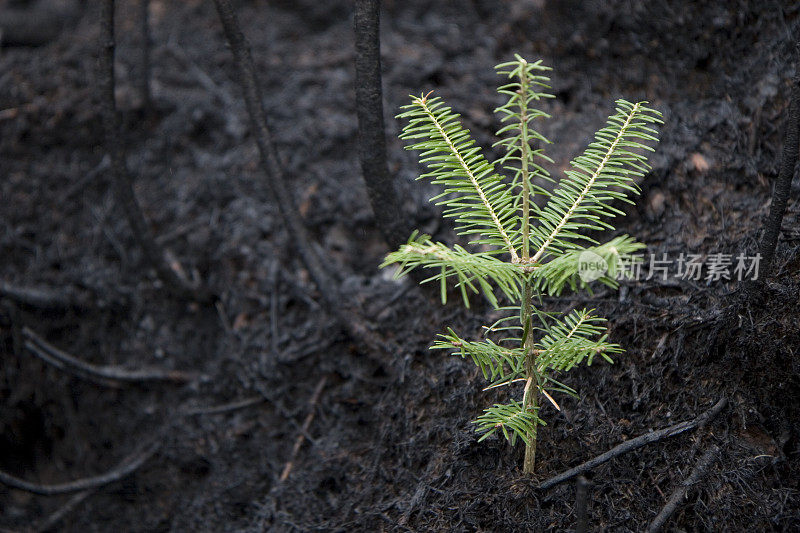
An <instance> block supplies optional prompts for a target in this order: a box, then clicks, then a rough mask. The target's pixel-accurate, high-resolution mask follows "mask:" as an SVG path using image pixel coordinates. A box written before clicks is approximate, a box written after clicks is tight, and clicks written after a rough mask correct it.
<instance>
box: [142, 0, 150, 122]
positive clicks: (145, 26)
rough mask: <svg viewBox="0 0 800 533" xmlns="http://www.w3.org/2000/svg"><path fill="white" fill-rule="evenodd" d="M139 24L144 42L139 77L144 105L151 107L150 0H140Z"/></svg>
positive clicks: (145, 107)
mask: <svg viewBox="0 0 800 533" xmlns="http://www.w3.org/2000/svg"><path fill="white" fill-rule="evenodd" d="M139 24H140V25H141V32H142V35H141V37H142V42H141V47H142V48H141V52H142V58H141V61H142V64H141V69H142V72H141V73H140V76H141V77H140V78H139V83H140V86H139V92H140V93H141V96H142V107H144V109H149V108H150V102H151V100H152V94H151V92H150V48H151V46H152V39H151V37H150V0H139Z"/></svg>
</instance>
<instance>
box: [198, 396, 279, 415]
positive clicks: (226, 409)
mask: <svg viewBox="0 0 800 533" xmlns="http://www.w3.org/2000/svg"><path fill="white" fill-rule="evenodd" d="M266 401H267V399H266V398H264V397H263V396H253V397H251V398H245V399H244V400H238V401H235V402H230V403H225V404H222V405H212V406H210V407H194V408H192V409H187V410H186V411H185V412H184V414H186V415H188V416H194V415H218V414H222V413H230V412H232V411H238V410H239V409H245V408H247V407H250V406H252V405H258V404H260V403H264V402H266Z"/></svg>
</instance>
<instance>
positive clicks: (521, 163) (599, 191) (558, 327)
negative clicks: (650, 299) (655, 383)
mask: <svg viewBox="0 0 800 533" xmlns="http://www.w3.org/2000/svg"><path fill="white" fill-rule="evenodd" d="M496 69H497V72H498V74H500V75H501V76H503V77H504V78H505V79H506V80H507V81H508V83H505V84H504V85H502V86H501V87H499V89H498V92H499V93H500V94H501V95H503V97H504V98H505V100H506V103H505V104H504V105H502V106H501V107H499V108H497V109H496V110H495V113H497V114H498V115H499V118H500V121H501V124H502V127H501V128H500V130H499V131H498V132H497V135H498V137H499V139H500V140H498V141H497V143H496V144H495V146H499V147H501V148H502V150H503V152H504V155H503V156H502V157H501V158H500V159H499V160H498V161H496V162H491V161H489V160H487V159H486V158H485V157H484V156H483V155H482V151H481V149H480V148H479V147H477V146H475V141H474V140H473V139H472V138H471V136H470V133H469V131H468V130H466V129H465V128H463V126H462V125H461V123H460V120H459V115H458V114H455V113H453V112H452V111H451V109H450V108H449V107H447V106H445V105H444V103H443V102H442V100H441V99H440V98H438V97H431V95H430V93H429V94H428V95H424V96H420V97H413V96H412V100H411V104H409V105H407V106H404V107H403V112H402V113H401V114H400V115H398V118H401V119H404V120H405V121H407V123H406V125H405V127H404V128H403V132H402V134H401V136H400V137H401V139H405V140H408V141H410V142H411V143H412V144H411V145H410V146H408V147H407V148H409V149H412V150H417V151H419V152H420V156H419V157H420V162H421V163H423V164H425V165H426V166H427V169H428V172H427V173H426V174H423V175H422V176H420V179H421V178H431V180H432V182H433V183H434V184H436V185H440V186H442V188H443V190H442V192H441V194H439V195H437V196H435V197H434V198H433V199H432V201H434V202H436V204H437V205H441V206H442V207H443V214H444V216H445V217H447V218H452V219H454V221H455V225H456V231H457V232H458V233H459V234H460V235H464V236H468V238H469V239H470V245H472V248H473V249H471V250H468V249H466V248H464V247H462V246H459V245H453V246H451V247H450V246H447V245H445V244H443V243H440V242H434V241H433V240H432V239H431V238H430V236H428V235H422V234H419V233H417V232H415V233H414V234H412V235H411V238H410V239H409V240H408V242H407V243H406V244H404V245H402V246H401V247H400V248H399V249H398V250H397V251H395V252H392V253H390V254H389V255H388V256H387V257H386V259H385V261H384V263H383V265H382V266H388V265H393V264H396V265H399V267H400V268H399V269H398V272H397V274H398V276H402V275H404V274H406V273H408V272H409V271H410V270H412V269H414V268H423V269H425V270H429V271H430V272H431V276H430V278H428V279H427V280H426V281H438V282H439V283H440V285H441V294H442V301H443V302H444V301H446V297H447V288H448V284H452V285H453V286H454V287H455V288H457V289H458V290H459V291H460V293H461V296H462V298H463V301H464V304H465V305H466V306H467V307H469V295H470V293H481V294H483V296H485V297H486V298H487V299H488V301H489V302H490V303H491V304H492V305H493V306H494V307H496V308H498V309H499V310H500V311H501V312H502V313H503V316H504V318H501V319H500V320H499V321H497V322H496V323H495V324H493V325H491V326H489V327H487V328H485V332H486V333H485V335H484V338H481V339H479V340H467V339H465V338H463V337H461V336H460V335H459V334H457V333H456V332H455V331H453V329H450V328H448V329H447V332H446V333H444V334H441V335H440V336H439V338H438V339H437V340H436V341H435V343H434V344H433V346H432V347H431V348H432V349H442V350H449V351H450V352H451V353H453V354H458V355H461V356H462V357H465V358H466V357H469V358H470V359H471V360H472V361H473V362H474V363H475V364H476V365H477V366H478V367H479V368H480V370H481V372H482V373H483V376H484V377H485V378H486V379H487V380H488V381H489V382H490V384H489V386H488V387H487V389H489V388H497V387H503V386H509V387H519V388H520V390H519V391H517V392H511V393H510V395H511V396H512V397H513V398H516V399H512V400H510V401H509V402H508V403H504V404H495V405H493V406H491V407H488V408H487V409H486V410H485V411H484V413H483V414H482V415H481V416H479V417H478V418H477V420H475V421H474V423H475V424H476V427H477V430H478V431H479V432H480V433H482V436H481V437H480V440H483V439H486V438H487V437H489V436H490V435H492V434H494V433H497V432H500V433H501V434H502V435H503V436H504V437H505V438H506V439H508V440H509V441H510V443H511V444H512V445H513V444H515V443H516V441H517V440H521V441H522V442H524V443H525V446H526V447H525V460H524V464H523V470H524V472H526V473H531V472H533V470H534V465H535V458H536V436H537V429H538V426H540V425H541V426H543V425H545V422H544V421H543V420H542V419H541V417H540V416H539V413H540V406H541V402H542V401H547V402H550V403H551V404H552V405H554V406H555V407H556V408H557V409H559V406H558V403H557V401H556V399H555V398H556V396H557V393H566V394H569V395H575V394H576V392H575V391H574V390H573V389H572V388H570V387H569V386H567V385H565V384H564V383H561V382H560V381H557V378H558V379H563V378H561V374H563V373H565V372H567V371H569V370H570V369H572V368H574V367H575V366H576V365H578V364H581V363H583V362H584V361H585V362H586V363H587V364H588V365H591V363H592V361H593V359H594V358H595V357H597V356H599V357H602V358H603V359H605V360H607V361H609V362H611V361H612V360H611V357H610V356H611V355H613V354H618V353H620V352H621V351H622V349H621V348H620V346H619V345H618V344H614V343H611V342H609V340H608V335H607V333H606V332H605V328H604V326H603V322H604V319H602V318H599V317H596V316H594V315H593V314H592V310H586V309H583V310H576V311H573V312H571V313H569V314H566V315H563V316H559V315H557V314H553V313H546V312H544V311H542V310H541V309H540V308H539V307H537V303H540V302H541V296H542V295H544V294H560V293H561V291H562V290H563V289H564V288H567V287H568V288H569V289H571V290H576V289H580V288H584V287H586V286H587V283H588V282H589V281H591V280H594V279H597V280H598V281H600V282H602V283H605V284H606V285H609V286H611V287H616V286H617V282H616V277H617V276H616V274H617V267H618V265H619V264H620V262H621V261H623V260H626V259H628V258H630V255H631V254H632V253H633V252H635V251H637V250H640V249H642V248H644V245H643V244H641V243H638V242H636V241H635V240H634V239H633V238H631V237H629V236H627V235H622V236H618V237H615V238H613V239H611V240H610V241H608V242H606V243H602V244H601V243H598V242H597V241H596V240H595V239H593V238H592V237H590V236H588V235H587V232H590V231H597V230H613V229H614V228H613V226H612V225H611V224H610V222H609V221H608V220H609V219H610V218H613V217H614V216H616V215H621V214H622V211H620V209H619V206H618V205H615V202H617V201H622V202H628V203H632V200H630V198H629V196H630V195H632V194H637V193H638V186H637V184H636V182H635V179H636V178H640V177H642V176H643V175H644V174H645V173H646V172H647V170H648V169H649V166H648V164H647V158H646V156H645V155H644V154H645V153H646V151H648V150H649V151H652V148H651V147H650V146H648V145H647V144H645V143H647V142H651V143H655V142H657V140H658V139H657V131H656V130H655V129H654V128H655V124H658V123H661V120H660V119H659V117H660V116H661V115H660V113H658V112H657V111H655V110H653V109H651V108H648V107H646V104H647V102H638V103H630V102H627V101H625V100H617V102H616V110H615V113H614V114H613V115H611V116H610V117H609V118H608V122H607V124H606V126H605V127H604V128H602V129H601V130H600V131H598V132H597V133H596V134H595V140H594V142H592V143H591V144H590V145H589V146H588V148H587V149H586V150H585V151H584V153H583V154H582V155H580V156H578V157H577V158H575V159H574V160H573V161H572V162H571V164H570V168H569V170H566V171H565V176H564V177H562V178H561V179H560V180H557V181H556V180H553V179H552V178H551V177H550V174H549V172H548V170H547V169H546V168H545V167H544V166H542V164H541V163H542V162H544V161H549V162H552V161H551V160H550V159H549V158H548V157H547V155H546V154H545V152H544V149H543V148H542V147H543V146H544V145H546V144H548V143H549V142H550V141H548V140H547V139H546V138H545V137H544V136H543V135H542V134H540V133H539V132H537V131H536V130H535V129H534V123H535V121H537V120H540V119H544V118H548V117H549V115H547V114H546V113H545V112H543V111H541V110H539V109H537V108H535V107H533V105H535V104H536V103H537V102H538V101H540V100H542V99H544V98H550V97H552V95H550V94H548V93H547V92H546V91H547V90H548V89H549V86H548V82H549V78H548V77H547V76H546V75H545V74H546V73H547V71H549V70H550V69H549V68H548V67H545V66H543V65H542V62H541V61H537V62H534V63H529V62H527V61H526V60H525V59H523V58H522V57H520V56H519V55H517V56H515V60H514V61H511V62H508V63H503V64H500V65H498V66H497V67H496ZM498 169H502V170H503V171H505V173H501V172H500V171H499V170H498ZM546 182H550V183H552V184H553V185H552V186H551V187H547V186H546V185H547V183H546ZM540 198H541V201H539V202H537V201H536V200H539V199H540ZM587 258H588V261H589V263H590V264H591V263H592V261H594V263H595V264H596V263H600V264H601V267H602V268H600V269H599V270H598V271H596V272H593V273H592V274H593V275H588V276H587V275H583V274H584V272H583V271H581V268H582V266H583V265H585V264H586V261H587Z"/></svg>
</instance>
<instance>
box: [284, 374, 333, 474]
mask: <svg viewBox="0 0 800 533" xmlns="http://www.w3.org/2000/svg"><path fill="white" fill-rule="evenodd" d="M327 381H328V377H327V376H322V379H320V380H319V383H317V387H316V388H315V389H314V394H312V395H311V399H310V400H309V401H308V414H307V415H306V419H305V420H304V421H303V428H302V431H301V432H300V434H299V435H298V436H297V440H295V441H294V447H293V448H292V455H291V456H290V457H289V460H288V461H287V462H286V466H284V467H283V472H282V473H281V477H280V482H284V481H286V479H287V478H288V477H289V474H290V473H291V472H292V467H293V466H294V461H295V460H296V459H297V454H298V453H300V447H301V446H302V445H303V441H305V440H306V434H307V433H308V430H309V428H310V427H311V422H313V421H314V414H315V412H316V410H315V408H316V406H317V403H319V397H320V395H322V389H323V388H325V383H326V382H327Z"/></svg>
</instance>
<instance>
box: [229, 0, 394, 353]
mask: <svg viewBox="0 0 800 533" xmlns="http://www.w3.org/2000/svg"><path fill="white" fill-rule="evenodd" d="M214 4H215V5H216V7H217V13H218V14H219V19H220V22H221V23H222V27H223V31H224V33H225V38H226V39H227V41H228V44H229V45H230V48H231V52H232V53H233V58H234V63H235V64H236V69H237V70H238V74H239V76H238V77H239V81H240V83H241V85H242V91H243V93H244V100H245V106H246V108H247V113H248V115H249V117H250V122H251V124H252V127H253V135H254V137H255V141H256V145H257V147H258V151H259V154H260V159H261V167H262V170H263V172H264V175H265V177H266V182H267V185H268V187H269V188H270V190H271V192H272V194H273V196H274V197H275V200H276V202H277V204H278V209H279V211H280V213H281V217H282V218H283V220H284V223H285V224H286V229H287V230H288V232H289V236H290V237H291V241H292V243H293V246H294V247H295V251H296V252H297V254H298V255H299V256H300V259H301V260H302V261H303V264H304V265H305V267H306V269H307V270H308V272H309V274H310V275H311V279H312V280H313V281H314V284H315V285H316V286H317V289H318V290H319V292H320V295H321V300H322V305H323V307H324V308H325V310H326V312H327V313H328V314H330V315H331V316H332V317H334V318H335V319H336V320H337V321H338V322H339V323H340V324H341V325H342V326H343V327H344V328H345V330H346V331H347V332H348V333H349V334H350V335H351V336H352V337H353V338H354V339H355V340H358V341H360V342H362V343H364V344H365V345H366V347H367V349H366V350H365V352H366V353H367V354H368V355H370V356H371V357H374V358H375V359H376V361H378V362H380V363H381V364H383V361H381V360H380V359H379V358H378V357H377V355H376V354H379V353H381V352H383V351H384V350H385V343H383V342H381V340H380V339H378V338H377V336H376V335H375V334H374V333H373V332H372V331H370V330H369V329H368V328H367V327H366V326H365V324H364V319H363V318H362V317H360V316H359V315H358V314H357V313H356V312H355V311H353V309H352V308H351V307H350V306H349V305H347V304H345V303H343V300H342V298H341V295H340V294H339V291H338V290H337V288H336V284H335V283H334V279H333V278H332V276H331V275H329V273H328V271H327V270H326V269H325V268H324V267H323V266H322V265H323V262H322V261H321V259H320V257H319V256H318V255H317V253H316V252H315V250H314V248H313V247H312V244H311V242H312V241H311V238H310V236H309V235H308V232H307V231H306V228H305V226H304V225H303V221H302V219H301V218H300V217H299V215H298V213H299V210H298V209H297V205H296V202H295V200H294V197H293V196H292V195H291V193H290V191H289V188H288V187H287V184H286V177H285V174H284V171H283V166H282V165H281V163H280V159H279V158H278V152H277V149H276V148H275V145H274V143H273V142H272V134H271V133H270V130H269V126H268V124H267V115H266V112H265V111H264V107H263V105H262V96H261V87H260V85H259V83H258V78H257V77H256V73H255V67H254V66H253V58H252V56H251V54H250V47H249V45H248V43H247V40H246V39H245V37H244V34H243V33H242V30H241V26H240V24H239V20H238V17H237V16H236V12H235V11H234V9H233V7H232V5H231V2H230V0H214Z"/></svg>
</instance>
